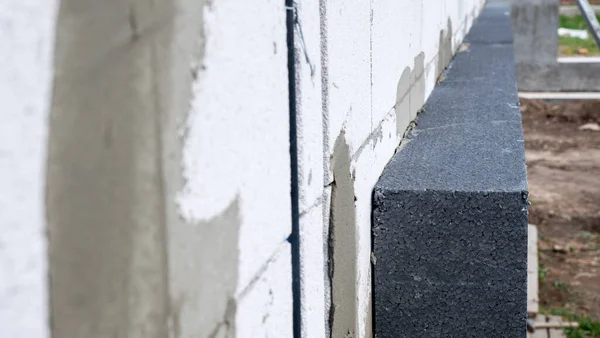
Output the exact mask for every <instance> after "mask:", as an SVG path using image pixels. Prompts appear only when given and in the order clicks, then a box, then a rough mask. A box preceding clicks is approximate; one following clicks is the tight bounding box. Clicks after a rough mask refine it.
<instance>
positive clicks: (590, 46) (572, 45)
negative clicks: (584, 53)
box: [558, 15, 600, 55]
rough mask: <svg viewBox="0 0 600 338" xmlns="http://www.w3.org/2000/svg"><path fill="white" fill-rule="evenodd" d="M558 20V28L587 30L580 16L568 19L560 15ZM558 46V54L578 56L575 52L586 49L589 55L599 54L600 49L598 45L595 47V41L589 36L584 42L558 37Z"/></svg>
mask: <svg viewBox="0 0 600 338" xmlns="http://www.w3.org/2000/svg"><path fill="white" fill-rule="evenodd" d="M598 19H599V20H600V15H599V16H598ZM559 20H560V27H562V28H570V29H587V24H586V23H585V21H584V19H583V17H581V16H574V17H569V16H565V15H561V16H560V19H559ZM558 44H559V46H560V54H566V55H572V54H578V52H577V51H578V50H579V49H581V48H585V49H587V50H588V51H589V55H597V54H600V48H598V45H596V41H594V38H593V37H592V36H591V34H590V37H589V38H588V39H586V40H582V39H578V38H572V37H567V36H559V37H558Z"/></svg>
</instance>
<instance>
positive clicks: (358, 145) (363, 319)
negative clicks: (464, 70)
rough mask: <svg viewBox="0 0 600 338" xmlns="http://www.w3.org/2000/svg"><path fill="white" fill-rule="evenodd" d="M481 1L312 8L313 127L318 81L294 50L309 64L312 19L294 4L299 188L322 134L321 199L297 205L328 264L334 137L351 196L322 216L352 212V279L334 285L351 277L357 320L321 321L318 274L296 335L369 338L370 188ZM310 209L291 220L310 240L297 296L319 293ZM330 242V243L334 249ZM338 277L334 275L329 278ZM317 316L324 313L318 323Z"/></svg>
mask: <svg viewBox="0 0 600 338" xmlns="http://www.w3.org/2000/svg"><path fill="white" fill-rule="evenodd" d="M483 4H484V1H483V0H445V1H435V2H432V1H426V0H419V1H413V0H402V1H343V2H340V1H332V0H322V1H320V6H321V11H320V14H319V18H318V19H319V20H320V24H321V34H319V36H320V38H321V46H320V47H321V48H320V51H321V63H320V65H318V67H317V70H316V71H315V73H316V74H319V73H320V74H321V76H322V81H321V85H322V88H321V92H322V98H321V99H322V102H323V108H322V123H321V124H319V123H318V122H319V120H318V119H319V116H318V114H315V112H314V110H315V108H314V106H313V105H310V104H308V103H307V102H309V99H308V98H307V95H310V93H312V92H311V91H310V90H311V89H312V90H314V91H316V89H317V86H316V85H315V83H317V84H318V82H316V81H314V80H312V79H311V78H310V77H309V76H307V75H306V74H305V72H306V71H307V69H308V67H309V65H308V62H306V60H305V58H304V48H305V49H306V50H307V53H308V54H309V56H310V58H309V59H312V58H313V56H312V55H314V54H315V53H316V51H315V49H316V48H318V47H317V46H316V43H315V41H314V39H315V38H316V36H317V34H316V32H315V29H314V27H313V25H315V24H316V22H317V18H316V17H315V13H314V11H313V10H308V8H312V7H313V6H314V5H312V4H311V5H309V4H307V3H306V2H300V3H299V11H298V13H299V19H300V23H301V27H302V30H303V32H304V34H303V37H304V40H305V44H304V46H298V45H297V46H296V53H297V55H299V59H300V62H299V67H300V68H301V69H302V72H304V73H301V74H304V75H303V76H300V79H299V87H300V88H301V89H300V90H299V91H298V92H299V95H298V97H299V99H298V100H299V105H298V114H299V116H301V117H302V118H299V122H298V127H299V133H298V135H299V141H298V146H299V149H311V151H310V152H308V153H309V155H304V156H300V160H299V162H300V163H299V175H300V178H301V182H307V181H308V179H307V177H311V173H312V180H313V181H312V182H314V180H315V176H314V174H315V173H316V172H318V170H315V168H317V167H319V165H321V163H319V158H318V157H317V156H314V155H313V153H312V152H314V151H318V150H319V145H318V144H316V143H315V139H317V138H318V135H317V132H318V131H321V132H322V138H321V141H322V149H323V152H324V153H323V157H322V159H323V163H322V166H323V168H324V170H325V171H324V173H323V174H324V176H323V189H322V193H321V194H319V193H318V192H317V189H316V187H315V186H312V185H309V184H303V185H301V190H300V195H301V196H310V198H308V197H307V198H306V201H304V204H303V205H304V207H306V206H309V208H313V209H323V218H324V222H323V229H322V232H323V233H324V234H325V236H326V237H325V238H324V239H323V244H324V245H325V249H324V250H323V251H324V262H323V266H325V267H328V265H329V264H330V263H331V259H332V257H328V252H327V244H328V241H329V239H330V238H328V237H327V236H329V235H330V234H329V228H330V226H331V227H333V228H335V227H336V226H347V225H346V224H336V223H335V221H334V220H332V219H330V211H329V207H330V206H331V188H332V187H333V188H334V189H336V188H335V187H336V181H337V179H336V177H334V176H335V175H334V173H333V169H332V163H334V162H335V161H336V159H338V161H339V157H340V156H341V154H336V153H335V144H336V140H339V139H340V137H341V138H342V139H343V142H345V143H346V144H347V147H348V149H349V152H350V157H351V161H350V165H349V168H348V170H349V171H350V176H351V179H352V182H353V187H352V189H351V190H352V191H353V193H354V196H351V197H349V198H353V199H354V210H351V209H352V208H350V209H342V210H335V209H334V210H332V211H331V213H332V214H333V215H334V217H333V218H334V219H335V214H336V213H338V215H339V214H347V213H349V212H350V213H354V222H355V224H353V226H354V227H356V230H355V231H356V234H355V243H354V244H353V245H355V246H356V247H355V249H356V250H355V251H356V252H355V255H356V257H355V260H354V262H355V264H356V265H357V266H356V271H355V272H352V273H353V275H345V276H342V277H341V278H342V279H347V278H349V279H352V281H351V282H352V283H355V291H354V292H355V295H354V296H355V297H356V300H357V302H356V309H355V316H354V317H355V318H356V319H357V321H358V325H357V326H356V329H357V330H358V332H353V330H354V328H352V327H348V328H340V327H338V329H339V331H338V332H336V324H335V322H336V320H337V321H338V323H343V322H344V318H339V317H338V316H348V314H344V313H343V311H334V316H333V322H334V323H331V322H330V321H329V319H328V316H327V314H329V311H330V310H331V307H332V306H333V307H334V308H336V304H335V302H333V304H332V303H331V298H330V296H331V295H330V294H329V293H330V292H331V291H333V293H335V292H336V290H335V281H334V287H333V290H332V288H331V286H330V283H331V282H332V280H330V276H329V275H328V274H327V273H326V274H325V281H324V283H323V285H322V288H323V289H324V291H323V292H324V294H325V302H322V300H321V298H318V297H317V298H314V297H306V301H308V302H309V303H308V304H305V303H303V309H305V308H307V309H311V310H310V311H303V314H302V320H303V326H304V327H303V329H304V332H305V333H307V332H308V333H312V332H315V333H316V332H321V331H320V330H321V327H322V325H323V324H324V325H325V327H326V331H328V330H330V329H331V326H333V328H334V329H333V333H332V336H333V337H338V336H341V335H343V334H347V333H348V332H349V333H350V334H352V336H354V337H371V334H372V332H371V321H370V320H371V260H372V259H376V257H371V254H370V253H371V221H370V218H371V193H372V188H373V186H374V184H375V183H376V181H377V179H378V178H379V175H380V174H381V172H382V171H383V168H384V167H385V165H386V164H387V162H388V161H389V160H390V158H391V157H392V155H393V154H394V152H395V151H396V148H397V147H398V145H399V143H400V140H401V138H402V136H403V134H404V132H405V130H406V128H407V127H408V125H409V123H410V121H412V120H413V119H414V118H415V117H416V114H417V113H418V111H419V109H420V108H421V107H422V105H423V104H424V102H425V100H426V99H427V97H428V96H429V95H430V93H431V91H432V90H433V87H434V86H435V83H436V80H437V77H438V75H439V74H440V73H441V72H442V71H443V69H444V67H445V66H446V65H447V64H448V62H449V61H450V58H451V57H452V55H453V54H454V53H455V52H456V50H457V49H458V47H459V45H460V43H461V41H462V39H463V38H464V36H465V35H466V33H467V32H468V30H469V28H470V27H471V25H472V23H473V20H474V19H475V18H476V17H477V15H478V14H479V11H480V10H481V8H482V6H483ZM296 37H297V38H299V37H298V36H296ZM313 63H314V64H316V63H315V62H314V61H313ZM311 86H312V87H311ZM307 88H311V89H307ZM307 93H308V94H307ZM308 116H312V120H309V121H308V122H307V117H308ZM312 128H314V130H312ZM319 179H320V178H319ZM337 183H339V182H337ZM319 197H320V198H321V199H319ZM338 198H339V197H338ZM301 210H304V209H302V208H301ZM311 210H312V209H309V211H308V212H305V213H304V214H302V217H303V218H301V219H303V220H304V221H305V222H304V223H301V228H303V227H304V228H308V229H311V230H310V231H306V232H304V233H303V235H304V236H305V237H303V240H304V243H310V244H305V247H304V250H303V251H302V254H303V257H302V260H303V270H302V273H303V290H313V291H314V290H318V292H321V291H320V288H321V286H319V285H318V282H316V281H315V280H316V279H318V278H319V277H320V276H321V274H322V271H321V269H322V267H323V266H319V265H317V264H316V263H317V262H318V260H319V257H318V255H319V254H320V251H321V250H322V248H321V247H319V246H318V245H317V244H318V242H317V241H316V240H315V239H314V237H313V236H314V235H313V234H314V233H316V232H318V230H317V227H318V225H316V224H315V223H314V222H317V220H318V217H317V216H316V215H315V213H314V212H311ZM335 241H336V239H335V238H334V239H333V241H332V242H333V246H334V247H335ZM347 244H348V243H342V244H340V245H343V246H346V245H347ZM350 261H352V260H350ZM337 263H338V264H339V263H340V262H337ZM334 266H336V264H334ZM334 270H336V269H335V268H334ZM346 272H347V271H338V274H343V273H346ZM334 275H335V271H334ZM334 279H335V278H334ZM347 286H348V285H345V286H344V290H345V291H348V290H350V289H351V288H348V287H347ZM338 292H339V290H338ZM311 295H312V294H311ZM350 298H352V297H350ZM342 306H343V305H342ZM321 307H322V308H323V309H322V310H321ZM323 312H324V313H326V316H325V318H324V319H321V318H320V316H321V313H323ZM340 313H341V314H340ZM351 321H352V318H350V322H351ZM323 322H324V323H323ZM312 336H314V335H310V334H309V335H306V337H312Z"/></svg>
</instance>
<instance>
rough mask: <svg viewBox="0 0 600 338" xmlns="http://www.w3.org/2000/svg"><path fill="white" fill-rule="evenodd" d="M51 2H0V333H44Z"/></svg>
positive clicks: (54, 5)
mask: <svg viewBox="0 0 600 338" xmlns="http://www.w3.org/2000/svg"><path fill="white" fill-rule="evenodd" d="M57 5H58V3H57V2H56V1H54V0H41V1H34V0H3V1H0V51H1V52H0V102H1V104H2V108H0V120H2V122H1V123H0V336H2V337H14V338H18V337H39V338H44V337H49V326H48V324H49V317H48V308H47V306H48V292H47V284H48V282H47V276H48V271H47V266H48V265H47V259H48V258H47V254H46V240H45V237H46V234H45V210H44V187H45V185H44V182H45V173H46V147H47V144H46V141H47V132H48V131H47V128H48V124H47V120H48V111H49V102H50V97H51V81H52V74H53V70H52V69H53V67H52V59H53V57H52V56H53V52H54V30H55V21H56V12H57Z"/></svg>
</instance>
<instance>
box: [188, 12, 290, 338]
mask: <svg viewBox="0 0 600 338" xmlns="http://www.w3.org/2000/svg"><path fill="white" fill-rule="evenodd" d="M285 13H286V11H285V8H284V3H283V1H277V0H268V1H262V2H258V3H257V2H240V1H213V2H212V3H211V4H208V5H207V6H206V7H205V9H204V18H203V19H204V41H205V45H204V55H203V57H202V59H201V60H196V62H197V63H198V64H197V69H198V76H197V80H196V81H195V82H194V84H193V94H192V96H193V99H192V102H191V110H190V113H189V116H188V120H187V122H186V124H185V129H186V132H185V134H186V135H185V138H184V144H183V163H182V167H183V172H184V179H185V180H186V184H185V187H184V189H183V191H182V192H181V195H180V207H181V213H182V216H184V217H187V218H189V219H190V220H191V221H193V220H196V219H197V220H204V219H210V218H212V217H214V216H215V215H217V214H219V213H221V212H222V211H223V210H224V209H226V208H227V206H228V205H230V204H231V203H233V201H235V200H236V199H237V200H238V205H239V229H236V230H235V231H234V233H232V238H231V240H232V241H238V246H237V247H238V262H239V263H238V264H239V265H238V267H237V271H238V277H237V288H236V289H237V291H236V295H235V301H236V304H237V307H236V312H237V313H236V315H235V332H236V336H237V337H248V338H251V337H267V336H280V337H290V336H291V334H292V295H291V278H292V274H291V256H290V244H289V243H288V242H287V241H286V239H287V238H288V237H289V235H290V232H291V209H290V207H291V202H290V153H289V109H288V104H289V99H288V72H287V47H286V24H285ZM193 67H196V65H190V68H193ZM198 283H199V284H202V281H198ZM201 287H210V285H204V286H201ZM233 324H234V323H229V325H233Z"/></svg>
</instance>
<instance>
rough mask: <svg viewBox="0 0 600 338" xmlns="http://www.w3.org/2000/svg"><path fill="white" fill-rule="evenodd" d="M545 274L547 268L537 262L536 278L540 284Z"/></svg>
mask: <svg viewBox="0 0 600 338" xmlns="http://www.w3.org/2000/svg"><path fill="white" fill-rule="evenodd" d="M546 276H548V269H546V268H545V267H543V266H542V264H538V280H539V283H540V284H542V283H544V282H545V281H546Z"/></svg>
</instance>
